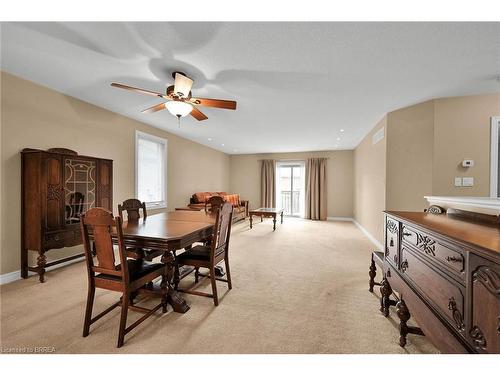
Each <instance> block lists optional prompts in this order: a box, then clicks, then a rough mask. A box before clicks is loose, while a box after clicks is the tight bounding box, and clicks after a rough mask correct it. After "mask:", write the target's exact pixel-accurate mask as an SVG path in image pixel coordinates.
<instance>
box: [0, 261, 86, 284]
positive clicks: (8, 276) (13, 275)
mask: <svg viewBox="0 0 500 375" xmlns="http://www.w3.org/2000/svg"><path fill="white" fill-rule="evenodd" d="M82 261H85V258H84V257H82V258H77V259H72V260H70V261H67V262H64V263H60V264H56V265H55V266H51V267H47V268H46V269H45V270H46V271H47V272H48V271H52V270H55V269H56V268H59V267H64V266H69V265H70V264H73V263H76V262H82ZM33 275H38V274H37V273H36V272H31V271H30V272H28V276H33ZM17 280H21V270H18V271H14V272H9V273H4V274H3V275H0V285H3V284H8V283H12V282H14V281H17Z"/></svg>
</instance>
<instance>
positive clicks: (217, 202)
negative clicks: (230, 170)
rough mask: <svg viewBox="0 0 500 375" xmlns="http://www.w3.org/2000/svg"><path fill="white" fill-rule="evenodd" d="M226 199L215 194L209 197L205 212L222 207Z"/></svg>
mask: <svg viewBox="0 0 500 375" xmlns="http://www.w3.org/2000/svg"><path fill="white" fill-rule="evenodd" d="M224 202H225V200H224V198H223V197H221V196H218V195H214V196H211V197H210V198H208V199H207V200H206V202H205V212H208V213H212V212H215V211H216V210H218V209H220V207H221V206H222V205H223V204H224Z"/></svg>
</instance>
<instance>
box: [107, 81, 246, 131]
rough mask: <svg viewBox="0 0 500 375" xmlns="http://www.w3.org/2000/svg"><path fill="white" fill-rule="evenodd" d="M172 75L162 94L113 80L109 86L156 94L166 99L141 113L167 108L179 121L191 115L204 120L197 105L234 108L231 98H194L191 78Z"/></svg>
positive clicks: (234, 104) (204, 117)
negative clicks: (172, 79) (169, 83)
mask: <svg viewBox="0 0 500 375" xmlns="http://www.w3.org/2000/svg"><path fill="white" fill-rule="evenodd" d="M172 77H173V78H174V84H173V85H171V86H168V87H167V90H166V93H165V94H162V93H159V92H155V91H150V90H146V89H141V88H138V87H132V86H128V85H124V84H122V83H115V82H113V83H112V84H111V86H113V87H118V88H120V89H125V90H131V91H137V92H140V93H143V94H147V95H153V96H158V97H160V98H162V99H165V100H167V101H166V102H162V103H160V104H156V105H154V106H152V107H150V108H146V109H145V110H143V111H141V112H142V113H154V112H158V111H162V110H164V109H168V111H169V112H170V113H171V114H172V115H174V116H176V117H177V118H178V119H179V121H180V118H181V117H184V116H187V115H189V114H190V115H191V116H193V117H194V118H195V119H197V120H198V121H203V120H206V119H207V118H208V117H207V116H205V115H204V114H203V112H201V111H200V110H199V109H198V108H196V107H197V106H204V107H214V108H222V109H233V110H234V109H236V102H235V101H233V100H221V99H207V98H194V97H193V96H192V95H191V87H192V86H193V80H192V79H191V78H189V77H188V76H187V75H186V74H185V73H183V72H173V73H172Z"/></svg>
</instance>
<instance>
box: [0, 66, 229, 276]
mask: <svg viewBox="0 0 500 375" xmlns="http://www.w3.org/2000/svg"><path fill="white" fill-rule="evenodd" d="M1 79H2V82H1V83H2V86H1V95H2V97H1V98H2V101H1V104H2V106H1V110H2V112H1V155H2V162H1V176H2V186H1V200H0V201H1V204H2V206H1V225H2V228H1V233H2V234H3V235H2V237H1V249H0V257H1V259H0V260H1V267H0V274H4V273H8V272H12V271H15V270H18V269H19V267H20V230H21V228H20V221H21V218H20V215H21V198H20V193H21V172H20V166H21V158H20V154H19V151H21V150H22V149H23V148H25V147H31V148H38V149H48V148H51V147H65V148H70V149H73V150H75V151H77V152H78V153H80V154H82V155H90V156H97V157H102V158H109V159H113V161H114V162H113V168H114V170H113V203H114V206H115V210H116V206H117V204H118V202H121V201H123V200H125V199H127V198H130V197H133V196H134V185H135V183H134V164H135V162H134V153H135V151H134V150H135V130H140V131H144V132H147V133H150V134H154V135H156V136H159V137H163V138H166V139H167V140H168V177H167V178H168V185H167V189H168V191H167V204H168V209H169V210H172V209H174V208H175V207H178V206H185V205H186V204H187V203H188V202H189V196H190V195H191V194H192V193H193V192H196V191H205V190H209V191H210V190H215V191H224V190H228V189H229V156H228V155H226V154H224V153H222V152H219V151H216V150H213V149H210V148H208V147H205V146H202V145H200V144H197V143H194V142H191V141H188V140H186V139H183V138H180V137H177V136H175V135H172V134H170V133H167V132H164V131H161V130H159V129H156V128H153V127H150V126H148V125H145V124H143V123H140V122H137V121H134V120H132V119H129V118H127V117H124V116H120V115H118V114H116V113H113V112H110V111H107V110H105V109H102V108H99V107H96V106H93V105H91V104H88V103H85V102H82V101H80V100H77V99H74V98H71V97H68V96H65V95H63V94H60V93H58V92H55V91H53V90H50V89H47V88H45V87H42V86H39V85H36V84H34V83H31V82H28V81H25V80H22V79H20V78H17V77H14V76H12V75H9V74H6V73H2V74H1ZM77 250H79V248H78V249H71V252H75V251H77ZM61 252H62V251H61V250H51V251H50V252H49V253H48V255H49V258H50V259H53V258H56V257H57V256H58V255H59V254H60V253H61ZM63 252H64V253H65V254H66V253H68V250H67V249H66V250H64V251H63Z"/></svg>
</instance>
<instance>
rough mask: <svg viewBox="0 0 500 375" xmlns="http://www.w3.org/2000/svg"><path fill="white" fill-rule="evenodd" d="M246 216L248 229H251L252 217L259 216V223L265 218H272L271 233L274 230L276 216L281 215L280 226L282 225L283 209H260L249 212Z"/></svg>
mask: <svg viewBox="0 0 500 375" xmlns="http://www.w3.org/2000/svg"><path fill="white" fill-rule="evenodd" d="M248 215H249V216H250V229H252V224H253V220H252V216H260V222H262V221H263V219H264V218H265V217H272V218H273V231H274V230H276V217H277V216H278V215H281V224H283V209H277V208H268V207H261V208H257V209H256V210H250V211H249V212H248Z"/></svg>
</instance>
